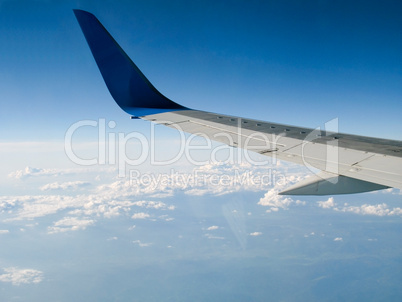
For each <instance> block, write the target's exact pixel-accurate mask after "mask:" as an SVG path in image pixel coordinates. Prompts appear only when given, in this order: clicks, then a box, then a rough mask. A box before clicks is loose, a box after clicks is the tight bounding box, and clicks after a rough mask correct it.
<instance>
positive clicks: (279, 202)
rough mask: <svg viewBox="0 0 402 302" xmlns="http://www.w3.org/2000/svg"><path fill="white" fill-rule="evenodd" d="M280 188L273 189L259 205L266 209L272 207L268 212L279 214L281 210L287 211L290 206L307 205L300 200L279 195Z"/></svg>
mask: <svg viewBox="0 0 402 302" xmlns="http://www.w3.org/2000/svg"><path fill="white" fill-rule="evenodd" d="M278 193H279V190H278V188H272V189H271V190H269V191H268V192H267V193H265V195H264V197H262V198H260V201H259V202H258V204H259V205H261V206H264V207H270V209H268V210H267V212H268V213H269V212H277V211H278V210H279V209H283V210H287V209H288V208H289V206H290V205H292V204H296V205H305V204H306V202H304V201H300V200H293V199H292V198H290V197H285V196H283V195H278Z"/></svg>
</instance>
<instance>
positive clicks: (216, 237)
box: [204, 234, 225, 240]
mask: <svg viewBox="0 0 402 302" xmlns="http://www.w3.org/2000/svg"><path fill="white" fill-rule="evenodd" d="M204 236H205V237H207V238H208V239H219V240H224V239H225V237H221V236H215V235H212V234H205V235H204Z"/></svg>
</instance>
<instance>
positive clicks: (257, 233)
mask: <svg viewBox="0 0 402 302" xmlns="http://www.w3.org/2000/svg"><path fill="white" fill-rule="evenodd" d="M261 235H262V232H253V233H250V236H254V237H255V236H261Z"/></svg>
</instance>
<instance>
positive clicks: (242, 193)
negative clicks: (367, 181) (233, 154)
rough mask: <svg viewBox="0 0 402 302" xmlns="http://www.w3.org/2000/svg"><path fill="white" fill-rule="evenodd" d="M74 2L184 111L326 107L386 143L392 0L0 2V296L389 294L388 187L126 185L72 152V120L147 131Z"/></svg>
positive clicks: (212, 171)
mask: <svg viewBox="0 0 402 302" xmlns="http://www.w3.org/2000/svg"><path fill="white" fill-rule="evenodd" d="M75 8H79V9H84V10H87V11H90V12H91V13H93V14H95V15H96V16H97V18H98V19H99V20H100V21H101V22H102V24H103V25H104V26H105V27H106V28H107V29H108V30H109V32H110V33H111V34H112V35H113V36H114V38H115V39H116V40H117V42H118V43H119V44H120V45H121V46H122V47H123V49H124V50H125V51H126V52H127V54H128V55H129V56H130V57H131V58H132V60H133V61H134V62H135V63H136V64H137V66H138V67H139V68H140V69H141V70H142V71H143V73H144V74H145V75H146V76H147V77H148V79H149V80H150V81H151V82H152V83H153V84H154V86H155V87H157V88H158V90H159V91H161V92H162V93H163V94H164V95H166V96H167V97H169V98H170V99H172V100H174V101H176V102H178V103H180V104H182V105H184V106H187V107H190V108H195V109H202V110H206V111H211V112H218V113H224V114H231V115H235V116H242V117H248V118H253V119H260V120H266V121H272V122H278V123H286V124H293V125H296V126H306V127H312V128H315V127H318V126H322V125H323V124H324V123H326V122H327V121H330V120H332V119H334V118H338V119H339V130H340V131H341V132H346V133H353V134H359V135H365V136H373V137H383V138H390V139H398V140H401V138H402V136H401V133H402V120H401V118H400V117H401V114H402V34H401V33H402V18H401V17H400V16H401V15H402V4H401V2H400V1H307V3H306V1H54V2H53V1H40V0H38V1H23V0H22V1H2V0H0V37H1V43H0V96H1V97H0V125H1V127H0V247H1V248H0V300H1V301H28V300H29V301H44V300H52V301H71V300H75V301H189V300H192V301H205V300H207V299H208V300H210V301H222V300H230V301H246V300H247V301H266V300H267V298H268V297H269V298H271V299H272V300H275V301H279V300H282V301H325V300H327V301H362V300H364V301H378V300H386V301H401V299H402V290H401V288H400V284H401V282H402V275H401V271H402V258H401V255H402V253H401V252H402V241H401V238H400V233H401V230H402V229H401V216H402V209H401V201H402V200H401V193H400V191H399V190H387V191H384V192H379V193H367V194H357V195H350V196H334V197H332V196H325V197H306V198H289V197H283V196H282V197H280V196H277V195H276V194H277V192H279V191H280V190H282V189H283V187H284V186H283V184H280V183H271V184H262V185H261V184H259V185H256V184H247V185H244V186H229V187H227V186H223V185H221V186H217V185H214V184H211V183H202V184H198V185H195V186H191V185H190V186H183V185H182V184H177V183H174V182H171V183H169V184H168V185H163V184H160V183H158V184H156V185H155V186H153V187H152V186H133V184H132V183H130V181H129V179H127V178H118V177H117V170H116V166H115V165H92V166H85V167H83V166H80V165H77V164H75V163H73V162H72V161H71V160H70V159H69V158H68V157H67V155H66V153H65V150H64V138H65V133H66V131H67V130H68V129H69V127H70V126H71V125H73V124H74V123H77V122H79V121H82V120H94V121H98V122H99V119H101V118H104V119H106V122H109V121H114V122H115V123H116V127H115V128H113V131H115V133H117V132H123V133H129V132H131V131H137V132H138V133H141V134H143V135H144V136H145V137H146V138H149V137H150V127H151V126H150V123H148V122H145V121H138V120H130V119H129V116H128V115H127V114H126V113H124V112H123V111H122V110H121V109H120V108H119V107H118V106H117V105H116V104H115V103H114V101H113V99H112V98H111V96H110V95H109V93H108V91H107V88H106V86H105V85H104V83H103V80H102V78H101V75H100V73H99V71H98V68H97V66H96V64H95V61H94V59H93V58H92V55H91V53H90V51H89V48H88V45H87V44H86V41H85V39H84V36H83V34H82V32H81V30H80V28H79V25H78V22H77V20H76V19H75V17H74V14H73V12H72V9H75ZM113 131H112V130H111V129H107V133H111V132H113ZM158 131H159V132H158V144H157V146H156V147H157V148H156V149H157V150H156V152H157V154H158V156H159V157H160V158H166V157H169V156H171V155H172V154H174V152H175V148H176V144H175V143H176V142H177V141H178V134H177V133H176V132H175V131H173V130H171V129H159V128H158ZM75 139H76V146H75V148H76V149H75V150H76V151H77V152H78V153H79V154H80V155H82V156H85V157H86V158H92V157H93V156H94V154H95V155H96V154H97V152H98V142H97V139H98V132H97V129H95V128H93V129H92V128H87V129H86V130H83V131H80V132H79V134H77V136H76V137H75ZM138 148H139V146H138V144H135V143H133V144H132V145H130V146H127V149H129V151H128V152H132V154H134V156H135V154H136V152H138V150H139V149H138ZM209 155H210V153H208V151H205V152H204V153H203V154H202V155H200V156H201V157H205V158H209ZM134 168H135V171H138V173H139V174H140V175H148V176H155V177H157V176H158V175H162V176H166V177H167V178H168V179H169V181H172V179H173V178H174V177H173V176H172V174H171V171H172V169H173V170H174V172H177V173H183V174H182V175H194V173H196V172H195V171H201V172H202V173H203V175H207V176H208V177H209V176H211V175H229V176H230V177H233V175H234V174H235V173H253V175H256V176H264V175H268V174H269V173H270V172H274V174H275V173H277V174H278V175H279V174H281V175H285V176H286V177H287V178H288V180H289V182H290V183H292V182H295V181H297V180H298V179H302V178H304V177H305V176H306V175H307V174H308V171H307V170H306V169H302V168H300V167H299V166H295V165H291V164H287V163H280V165H278V166H266V167H256V166H253V165H250V164H248V163H245V162H240V163H236V164H234V165H224V164H217V163H215V164H206V165H202V166H201V167H200V166H193V165H192V164H191V163H189V162H188V161H186V160H185V159H184V158H181V159H180V160H179V161H177V162H175V163H174V164H172V165H169V166H163V167H161V166H155V165H152V164H151V163H150V162H148V161H147V162H145V163H143V164H142V165H139V166H137V167H134ZM186 173H187V174H186ZM225 173H226V174H225ZM267 173H268V174H267Z"/></svg>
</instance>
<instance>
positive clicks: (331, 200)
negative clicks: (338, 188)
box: [317, 197, 335, 209]
mask: <svg viewBox="0 0 402 302" xmlns="http://www.w3.org/2000/svg"><path fill="white" fill-rule="evenodd" d="M317 203H318V206H319V207H321V208H323V209H329V208H333V207H334V206H335V203H334V198H333V197H330V198H328V200H326V201H318V202H317Z"/></svg>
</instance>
